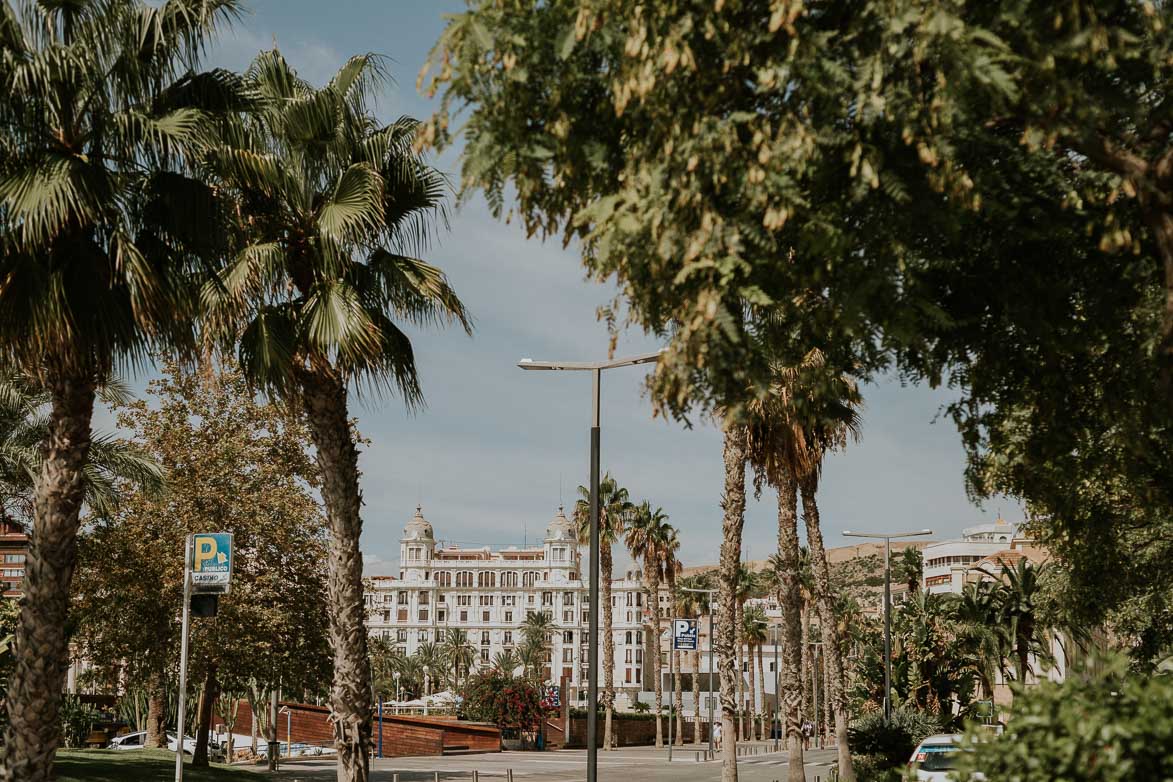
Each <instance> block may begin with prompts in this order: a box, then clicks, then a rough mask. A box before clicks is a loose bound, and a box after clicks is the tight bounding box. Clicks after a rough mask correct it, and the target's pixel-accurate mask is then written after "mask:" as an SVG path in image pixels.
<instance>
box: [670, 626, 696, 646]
mask: <svg viewBox="0 0 1173 782" xmlns="http://www.w3.org/2000/svg"><path fill="white" fill-rule="evenodd" d="M672 648H673V650H675V651H678V652H679V651H687V652H694V651H696V649H697V621H696V620H695V619H673V620H672Z"/></svg>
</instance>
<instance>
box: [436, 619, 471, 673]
mask: <svg viewBox="0 0 1173 782" xmlns="http://www.w3.org/2000/svg"><path fill="white" fill-rule="evenodd" d="M476 654H477V653H476V649H474V648H473V646H472V643H470V642H469V640H468V633H466V632H465V631H464V630H459V629H457V628H455V627H450V628H448V632H446V633H445V634H444V640H443V641H441V643H440V655H441V656H442V657H443V659H444V661H445V663H446V664H447V666H448V669H449V670H450V671H451V672H452V685H453V686H454V687H459V686H460V683H461V681H463V680H464V677H466V676H468V673H469V671H470V670H471V669H472V664H473V661H474V660H475V659H476Z"/></svg>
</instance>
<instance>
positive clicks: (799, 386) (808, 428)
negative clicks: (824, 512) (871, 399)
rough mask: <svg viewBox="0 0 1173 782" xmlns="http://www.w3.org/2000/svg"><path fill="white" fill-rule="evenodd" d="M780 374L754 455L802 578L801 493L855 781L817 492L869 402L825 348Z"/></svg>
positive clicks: (752, 429) (842, 738) (832, 699)
mask: <svg viewBox="0 0 1173 782" xmlns="http://www.w3.org/2000/svg"><path fill="white" fill-rule="evenodd" d="M775 376H776V378H777V380H776V382H775V383H774V385H773V386H772V387H771V388H770V389H769V393H768V394H766V395H765V396H764V397H763V398H761V399H758V400H755V402H754V403H753V404H751V405H750V406H749V407H750V411H749V419H750V424H749V441H750V447H749V452H750V457H751V460H752V461H753V463H754V466H755V470H756V471H757V474H758V479H759V481H760V480H763V479H764V480H765V481H766V482H768V483H770V485H772V486H774V487H775V488H776V489H778V492H779V509H778V520H779V525H778V526H779V529H778V536H779V547H780V553H782V554H783V556H784V557H785V558H786V559H787V564H788V565H791V566H792V567H793V568H794V573H795V575H794V578H795V580H797V578H798V572H797V569H798V567H799V562H798V561H797V559H798V558H797V530H795V532H794V534H793V535H792V534H791V532H790V526H791V524H792V519H793V520H795V521H794V522H793V523H794V524H795V525H796V524H797V521H796V519H797V498H795V497H794V494H796V493H797V495H798V496H801V498H802V508H803V520H804V521H805V524H806V533H807V545H808V546H809V548H810V556H811V563H812V572H813V576H814V579H813V580H814V605H815V609H816V613H817V614H818V617H819V629H820V633H821V635H822V642H823V645H824V655H825V661H826V666H827V675H828V679H829V680H830V683H831V687H830V689H829V692H828V699H827V702H828V705H829V706H830V707H831V708H832V710H833V712H834V715H835V733H836V737H837V740H838V741H837V743H838V748H839V753H838V754H839V773H840V777H841V778H842V779H843V780H844V782H854V780H855V772H854V769H853V767H852V763H851V752H850V748H849V746H848V742H847V695H846V679H845V674H844V668H843V658H842V654H841V648H840V643H839V641H838V633H837V625H836V623H835V618H834V611H833V605H832V600H833V596H832V594H831V587H830V567H829V565H828V564H827V554H826V549H825V547H824V546H823V536H822V529H821V527H820V525H819V511H818V503H817V500H816V494H817V492H818V483H819V477H820V474H821V471H822V464H823V457H824V456H825V454H826V452H827V451H828V450H831V449H834V448H839V447H842V446H844V445H846V441H847V439H848V437H851V436H853V437H858V435H859V426H860V421H859V412H858V410H859V407H860V405H861V404H862V401H861V398H860V395H859V391H858V388H857V387H856V385H855V383H854V382H853V381H851V380H850V378H847V377H844V376H841V375H836V374H833V373H831V372H829V371H828V369H827V367H826V361H825V359H824V357H823V355H822V354H821V353H820V352H819V351H818V350H812V351H810V352H809V353H808V354H807V355H806V356H805V357H804V359H803V361H802V362H801V364H799V365H798V366H782V365H779V366H777V367H776V368H775ZM759 486H760V483H759ZM795 488H797V492H795ZM791 601H797V595H796V594H793V593H792V594H790V596H789V600H788V602H791ZM791 607H792V608H793V605H791ZM816 721H817V715H816ZM790 774H791V779H794V780H797V779H798V778H800V777H798V776H796V769H795V768H794V766H791V770H790Z"/></svg>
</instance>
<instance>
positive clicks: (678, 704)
mask: <svg viewBox="0 0 1173 782" xmlns="http://www.w3.org/2000/svg"><path fill="white" fill-rule="evenodd" d="M660 512H661V511H660V509H659V508H657V509H656V513H660ZM667 518H668V516H667V514H664V519H665V520H667ZM662 531H663V532H662V539H661V541H660V566H661V568H662V569H663V571H664V581H665V583H666V584H667V585H668V597H669V600H670V601H671V605H672V606H673V609H675V605H676V604H675V601H676V594H677V591H676V579H677V577H678V576H679V575H680V571H681V570H683V567H684V566H683V565H682V564H681V562H680V560H679V559H677V557H676V554H677V552H679V551H680V535H679V533H678V532H677V531H676V528H675V527H673V526H672V525H671V524H668V523H665V524H664V525H663V528H662ZM669 621H671V618H669ZM672 670H673V674H672V691H673V692H675V693H676V695H675V698H674V704H673V705H674V708H675V711H676V733H675V736H676V743H677V744H684V694H683V693H681V691H680V652H678V651H676V650H675V649H673V650H672Z"/></svg>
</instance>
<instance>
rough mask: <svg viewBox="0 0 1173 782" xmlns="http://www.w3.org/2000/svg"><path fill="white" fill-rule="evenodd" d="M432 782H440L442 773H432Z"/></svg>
mask: <svg viewBox="0 0 1173 782" xmlns="http://www.w3.org/2000/svg"><path fill="white" fill-rule="evenodd" d="M432 782H440V772H439V771H433V772H432Z"/></svg>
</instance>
